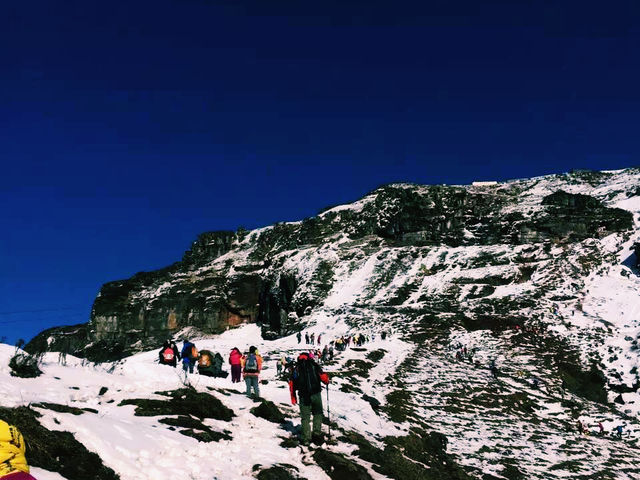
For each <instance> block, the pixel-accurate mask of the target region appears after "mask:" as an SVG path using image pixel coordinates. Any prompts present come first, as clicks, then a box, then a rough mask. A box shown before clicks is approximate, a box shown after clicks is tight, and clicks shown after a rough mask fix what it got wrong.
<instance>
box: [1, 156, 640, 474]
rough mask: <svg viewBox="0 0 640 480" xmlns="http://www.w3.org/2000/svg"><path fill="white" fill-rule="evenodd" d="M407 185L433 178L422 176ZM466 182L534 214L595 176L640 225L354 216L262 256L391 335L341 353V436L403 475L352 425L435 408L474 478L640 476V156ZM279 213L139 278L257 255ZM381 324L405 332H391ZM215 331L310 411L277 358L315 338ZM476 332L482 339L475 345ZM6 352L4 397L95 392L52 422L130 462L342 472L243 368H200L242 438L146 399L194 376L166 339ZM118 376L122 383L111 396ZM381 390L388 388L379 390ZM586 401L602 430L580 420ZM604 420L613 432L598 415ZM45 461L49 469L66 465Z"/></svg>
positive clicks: (350, 325) (327, 332)
mask: <svg viewBox="0 0 640 480" xmlns="http://www.w3.org/2000/svg"><path fill="white" fill-rule="evenodd" d="M391 187H393V188H398V189H404V190H407V191H412V192H418V193H420V192H427V191H429V187H422V186H417V185H395V186H391ZM459 188H462V189H466V190H468V191H469V192H474V194H477V195H483V194H485V193H487V192H493V191H495V192H497V191H500V192H503V193H504V197H505V198H507V199H509V200H508V201H505V203H504V204H503V205H501V206H500V211H499V215H501V216H507V215H512V214H518V215H520V216H521V217H522V218H525V219H527V218H533V217H534V216H535V215H536V214H537V213H538V212H539V211H540V210H541V203H542V200H543V198H545V197H547V196H548V195H550V194H552V193H554V192H557V191H558V190H562V191H564V192H568V193H570V194H582V195H589V196H591V197H594V198H596V199H598V200H600V201H601V202H603V204H604V205H605V206H607V207H612V208H621V209H624V210H627V211H630V212H632V213H633V219H634V223H635V228H634V229H633V230H631V231H626V232H619V233H612V234H607V235H597V234H595V232H593V235H592V236H591V237H590V238H585V239H582V240H577V241H555V240H554V241H545V242H541V241H537V242H534V241H533V240H532V242H531V243H526V242H525V243H523V244H517V245H514V244H507V243H500V242H497V243H492V244H487V245H483V244H474V239H476V238H479V236H480V235H481V233H482V232H479V231H478V230H477V229H474V228H469V229H467V230H466V231H465V233H464V235H465V244H463V245H460V246H455V247H451V246H447V245H425V246H419V245H410V244H409V245H403V244H401V243H399V244H396V243H393V242H386V241H381V240H380V238H378V237H375V236H365V237H362V238H357V239H353V238H351V237H350V236H349V235H347V234H346V232H338V233H332V235H331V236H329V237H327V238H324V239H323V241H322V242H321V243H319V244H313V245H300V246H298V247H297V248H292V249H284V250H282V251H277V252H276V253H275V254H274V255H273V258H272V259H271V262H270V263H269V266H265V267H262V269H261V270H260V275H262V276H263V277H264V278H269V279H273V281H274V283H275V284H276V285H277V284H278V279H279V278H280V276H285V275H286V276H288V277H289V278H295V279H296V282H297V289H296V291H295V294H294V296H293V298H292V304H293V305H296V304H299V305H306V304H309V305H311V306H310V307H308V308H307V309H305V311H304V313H303V314H301V315H298V314H297V313H296V312H295V311H291V312H289V318H288V320H289V321H290V322H291V324H293V325H295V326H296V328H304V329H305V330H306V331H308V332H315V333H316V334H319V333H322V334H323V337H324V342H326V341H327V340H331V339H334V338H337V337H339V336H341V335H346V334H353V333H355V332H365V333H367V334H369V335H371V336H375V340H374V341H373V342H370V343H368V344H365V345H364V348H363V349H362V350H353V349H348V350H347V351H346V352H344V353H342V354H340V355H339V356H338V359H337V361H336V362H335V363H333V364H330V365H327V369H328V370H330V371H333V372H334V373H335V375H334V382H333V383H332V386H331V390H330V400H331V405H330V407H331V419H332V421H335V422H336V428H339V429H341V435H342V436H341V439H340V441H339V442H338V444H337V445H335V446H331V447H328V448H329V449H330V450H331V451H336V452H341V453H343V454H345V455H347V457H348V458H350V459H351V460H353V461H354V462H356V463H358V464H359V465H362V466H364V467H365V468H366V469H367V471H368V472H369V474H370V475H371V477H372V478H376V479H379V478H398V477H401V478H403V480H404V478H405V477H402V476H399V475H398V474H397V472H396V473H393V472H391V471H390V470H385V473H380V472H381V471H382V470H384V468H382V469H381V468H374V465H373V464H372V463H373V462H372V461H371V459H370V458H368V459H367V460H365V459H363V458H362V455H360V456H359V454H358V451H357V449H356V446H355V445H354V444H353V443H349V442H348V441H346V440H345V439H344V437H347V436H348V435H347V434H346V433H345V432H352V433H357V434H359V435H362V436H363V437H364V438H365V439H366V440H367V441H369V442H371V443H372V444H373V445H374V446H376V447H379V448H381V449H382V448H384V447H385V445H386V446H387V447H388V446H389V445H388V443H385V437H390V436H392V437H401V436H403V435H406V434H407V433H408V432H409V431H410V429H411V428H415V427H419V428H421V429H422V430H423V431H437V432H441V433H443V434H444V435H446V436H447V438H448V452H450V453H451V454H453V458H454V459H455V461H456V462H457V463H458V464H460V465H462V466H463V467H464V468H465V469H466V471H467V473H468V474H469V475H470V476H471V477H472V478H483V479H495V478H509V479H512V478H536V479H556V478H557V479H560V478H594V479H595V478H598V479H600V478H602V479H608V478H611V479H616V480H617V479H634V478H640V469H639V468H638V467H637V463H638V460H639V459H640V455H639V454H638V451H637V442H638V438H639V437H640V424H639V423H638V414H639V413H640V394H639V391H638V386H639V385H640V380H639V377H638V373H637V371H638V351H637V342H638V338H639V335H640V295H639V292H640V273H639V272H638V271H637V270H636V267H635V263H636V259H635V256H634V255H633V249H632V247H633V245H634V243H636V242H638V241H640V238H639V235H638V231H639V229H638V227H639V226H640V225H639V222H640V196H639V195H638V194H639V193H640V171H638V170H637V169H629V170H621V171H615V172H604V173H601V174H598V175H596V176H593V175H590V174H582V173H579V172H578V173H576V174H571V175H554V176H548V177H539V178H534V179H527V180H517V181H513V182H506V183H503V184H498V185H496V186H488V187H473V186H467V187H459ZM375 200H376V192H374V193H372V194H371V195H368V196H367V197H365V198H364V199H362V200H360V201H359V202H356V203H354V204H351V205H345V206H339V207H335V208H333V209H330V210H328V211H326V212H323V213H322V214H321V215H320V217H323V216H327V215H331V214H336V215H338V216H337V217H336V218H335V222H338V221H340V218H341V217H340V215H348V214H353V213H356V214H359V213H360V212H363V211H365V210H366V209H367V208H369V207H370V205H371V204H373V202H375ZM396 207H397V205H395V206H394V205H388V206H384V208H383V211H381V212H379V219H378V221H379V222H382V223H383V222H384V221H385V218H386V215H387V213H386V212H385V210H384V209H385V208H388V211H392V210H393V209H394V208H396ZM288 225H292V226H294V227H295V226H296V225H297V224H296V223H291V224H288ZM270 228H271V227H267V228H266V229H261V230H260V231H254V232H250V233H249V234H248V235H247V236H246V237H245V238H244V239H243V240H242V241H240V242H239V243H238V244H237V245H235V247H234V248H233V249H232V250H231V251H229V252H227V253H225V254H224V255H221V256H220V257H217V258H215V259H213V260H211V261H210V262H209V263H207V264H206V265H202V266H199V267H198V269H197V270H195V271H193V270H192V271H189V272H180V271H178V272H175V273H172V274H171V275H172V276H171V277H170V279H169V280H166V281H165V280H163V281H162V282H161V283H158V284H156V285H152V286H151V287H149V288H148V289H146V290H142V291H139V292H136V295H138V296H139V297H140V298H144V301H145V302H149V303H152V302H153V301H154V300H155V299H158V298H160V297H161V296H162V295H163V292H165V291H166V289H168V288H169V287H171V286H172V284H179V285H182V283H181V282H186V281H187V280H188V279H189V278H190V277H193V276H197V275H204V274H210V273H211V272H220V274H221V275H222V274H225V275H229V276H233V275H235V274H236V272H242V271H249V270H250V269H255V264H256V262H257V260H256V258H255V255H254V253H255V251H254V248H256V247H255V241H256V238H258V236H259V234H261V233H264V232H268V231H269V230H270ZM229 265H231V267H229ZM251 271H253V270H251ZM319 272H320V273H321V274H319ZM172 282H173V283H172ZM310 299H311V300H313V301H312V302H311V301H309V300H310ZM382 331H388V332H391V335H390V336H389V337H387V338H386V339H385V340H382V339H381V338H380V333H381V332H382ZM183 333H184V334H185V335H189V336H192V334H191V333H187V332H186V331H185V332H183ZM177 336H178V337H179V336H180V334H178V335H177ZM196 343H197V345H198V347H199V348H201V349H202V348H209V349H211V350H213V351H219V352H221V353H222V354H223V356H224V357H226V354H227V353H228V351H229V350H230V349H231V348H232V347H234V346H238V347H239V348H241V349H246V348H248V346H249V345H256V346H257V347H258V349H259V351H261V352H262V353H263V355H265V357H266V358H267V363H266V365H267V368H266V369H265V371H264V378H265V379H266V380H268V384H266V385H262V386H261V392H262V395H263V396H264V398H266V399H268V400H271V401H273V402H275V403H276V404H277V405H278V406H279V407H280V408H281V409H282V411H283V412H284V413H285V414H286V415H287V417H288V418H289V419H290V420H291V421H292V422H293V424H294V425H297V411H296V409H294V408H292V407H291V406H290V405H289V395H288V392H287V389H286V386H285V384H284V382H282V381H276V380H275V361H276V359H277V358H279V356H280V355H282V354H286V355H291V356H295V355H296V354H297V352H298V351H299V350H300V349H301V348H303V347H304V346H303V345H298V343H297V340H296V339H295V336H294V335H288V336H285V337H284V338H281V339H278V340H273V341H268V340H262V338H261V330H260V329H259V328H258V327H257V326H255V325H245V326H242V327H240V328H236V329H230V330H228V331H226V332H225V333H223V334H221V335H218V336H207V337H201V338H197V339H196ZM462 346H464V347H466V349H467V351H468V352H469V353H471V358H465V359H464V360H460V359H457V358H456V355H455V354H456V351H457V350H458V349H459V348H460V347H462ZM1 354H2V358H0V392H1V393H2V396H3V398H4V399H5V400H4V402H3V406H17V405H24V404H28V403H37V402H43V401H45V402H52V403H58V404H64V405H71V406H76V407H81V408H83V407H89V408H93V409H96V410H97V411H98V412H99V413H98V414H92V413H90V412H88V413H85V414H83V415H80V416H74V415H71V414H62V413H56V412H53V411H51V410H47V409H39V411H41V413H43V415H44V417H43V423H44V424H45V426H47V428H50V429H61V430H67V431H70V432H72V433H74V435H75V436H76V438H77V439H78V440H79V441H80V442H81V443H83V444H84V445H85V446H87V448H89V449H90V450H92V451H94V452H96V453H98V454H99V455H100V457H101V458H102V459H103V461H104V463H105V464H106V465H107V466H109V467H111V468H113V469H114V470H115V471H116V472H117V473H118V474H119V475H120V477H121V478H122V479H123V480H124V479H138V478H140V479H142V478H155V476H159V475H162V474H163V473H162V472H167V471H169V472H171V473H172V474H173V473H175V474H178V473H179V472H181V471H182V470H185V469H186V471H187V472H188V474H189V475H191V478H193V479H209V480H210V479H211V478H218V479H220V480H222V479H239V478H253V477H254V476H255V472H254V466H255V465H257V464H260V465H262V466H263V467H264V466H269V465H275V464H288V465H291V466H293V467H295V469H297V471H298V475H299V476H300V477H301V478H307V479H326V478H329V476H328V474H327V472H325V471H323V470H322V469H321V468H320V467H319V466H318V464H317V463H316V462H314V461H313V459H311V458H310V453H309V452H307V451H301V450H300V449H299V448H288V447H287V446H282V445H280V444H281V443H282V442H283V439H284V438H289V437H291V436H292V435H293V434H292V433H291V431H287V430H284V429H282V428H280V427H279V426H278V425H276V424H273V423H270V422H267V421H266V420H263V419H261V418H257V417H255V416H254V415H253V414H251V413H250V411H249V410H250V408H252V407H253V406H254V403H253V402H252V401H251V400H249V399H247V398H245V397H244V395H243V393H242V391H241V390H242V389H240V388H238V387H237V386H234V385H232V384H231V382H230V380H229V379H210V378H206V377H200V376H197V375H196V376H193V377H190V378H189V382H190V383H191V384H192V385H193V386H194V387H195V388H196V389H197V390H198V391H202V392H208V393H212V394H214V395H215V396H216V397H217V398H219V399H220V400H221V401H222V402H223V403H224V404H225V405H227V406H228V407H229V408H231V409H233V411H234V412H235V414H236V415H237V416H236V417H235V418H234V419H233V420H232V421H231V422H230V423H227V422H222V421H214V420H206V421H205V422H206V423H207V425H209V426H211V428H212V429H213V430H215V431H223V430H228V431H230V432H231V437H232V440H220V441H219V442H214V443H199V442H198V441H197V440H195V439H193V438H190V437H186V436H184V435H182V434H180V433H179V432H178V431H177V430H171V429H170V428H169V427H168V426H167V425H164V424H161V423H158V421H157V418H154V417H138V416H135V415H134V407H132V406H118V405H119V403H120V402H121V401H122V400H126V399H131V398H158V399H159V398H163V397H162V395H158V394H156V393H155V392H161V391H168V390H175V389H178V388H181V387H182V386H183V382H184V378H182V377H181V376H180V375H179V374H178V372H176V371H174V370H173V369H170V368H169V367H163V366H159V365H157V364H156V363H155V359H156V355H157V353H156V351H150V352H145V353H140V354H137V355H134V356H132V357H129V358H127V359H125V360H124V361H122V362H119V363H117V364H103V365H94V364H91V363H88V362H83V361H81V360H78V359H75V360H73V361H71V360H70V361H69V365H68V366H66V367H62V366H60V365H58V364H57V354H55V355H54V354H47V356H46V357H45V363H44V366H43V370H44V372H45V374H44V375H43V376H42V377H39V378H36V379H31V380H26V379H17V378H14V377H10V376H9V371H8V368H7V367H6V365H7V363H8V360H9V358H10V356H11V355H12V354H13V348H11V347H4V348H3V350H2V352H1ZM491 360H494V361H495V362H496V364H497V366H498V370H499V375H498V377H497V378H494V377H493V376H492V374H491V372H490V371H489V369H488V365H489V363H490V361H491ZM594 368H595V370H590V369H594ZM590 372H596V373H594V374H593V375H592V374H591V373H590ZM598 372H602V374H603V375H604V377H600V376H599V375H600V373H598ZM103 386H105V387H108V391H107V393H106V394H105V395H103V396H98V395H97V392H98V391H99V390H100V388H101V387H103ZM75 388H79V389H78V390H76V389H75ZM603 396H604V398H603ZM367 398H368V399H369V400H367ZM371 399H375V400H377V401H379V402H380V404H381V408H380V409H379V410H377V411H375V410H374V409H373V408H372V404H371V403H370V402H371ZM110 401H112V402H111V403H108V402H110ZM36 408H37V407H36ZM578 420H580V421H581V422H583V424H585V425H586V426H587V427H588V430H589V431H590V432H591V435H581V434H579V433H578V432H577V431H576V425H577V422H578ZM598 423H602V425H603V428H604V429H605V432H606V435H603V436H599V435H595V433H597V431H598ZM618 425H622V426H623V431H624V435H623V437H622V438H620V439H619V438H617V437H616V436H612V435H610V433H611V432H612V430H613V429H614V428H615V427H617V426H618ZM141 437H142V438H144V442H140V441H139V439H140V438H141ZM256 438H257V439H259V447H255V446H254V444H255V441H256V440H255V439H256ZM38 473H39V475H40V476H39V477H38V478H40V477H42V478H45V479H46V478H59V477H56V476H48V475H49V474H47V473H45V472H38ZM394 475H395V476H394Z"/></svg>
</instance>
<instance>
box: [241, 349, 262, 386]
mask: <svg viewBox="0 0 640 480" xmlns="http://www.w3.org/2000/svg"><path fill="white" fill-rule="evenodd" d="M260 370H262V357H261V356H260V354H259V353H258V350H257V349H256V347H253V346H252V347H250V348H249V353H248V354H247V355H244V356H243V357H242V376H243V378H244V383H246V385H247V397H250V396H251V389H253V392H254V394H255V396H256V398H257V397H259V396H260V382H259V381H258V377H259V376H260Z"/></svg>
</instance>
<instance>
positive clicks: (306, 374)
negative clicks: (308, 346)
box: [289, 353, 329, 445]
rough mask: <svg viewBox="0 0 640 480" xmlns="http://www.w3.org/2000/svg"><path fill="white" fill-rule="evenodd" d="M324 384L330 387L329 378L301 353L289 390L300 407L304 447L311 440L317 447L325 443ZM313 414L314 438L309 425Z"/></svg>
mask: <svg viewBox="0 0 640 480" xmlns="http://www.w3.org/2000/svg"><path fill="white" fill-rule="evenodd" d="M322 383H324V384H325V385H328V384H329V376H328V375H327V374H326V373H324V372H323V371H322V369H321V368H320V366H319V365H318V364H317V363H316V362H315V361H314V360H313V359H312V358H311V357H310V356H309V355H308V354H306V353H301V354H300V356H299V357H298V360H297V362H296V365H295V367H294V369H293V372H292V375H291V379H290V380H289V390H290V392H291V403H292V404H293V405H295V404H296V403H297V404H299V405H300V422H301V424H302V443H303V445H309V441H310V440H313V443H315V444H316V445H322V442H323V437H322V420H323V414H322ZM296 393H297V396H296ZM312 414H313V436H312V434H311V428H310V425H309V422H310V421H311V415H312Z"/></svg>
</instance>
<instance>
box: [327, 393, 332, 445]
mask: <svg viewBox="0 0 640 480" xmlns="http://www.w3.org/2000/svg"><path fill="white" fill-rule="evenodd" d="M327 424H328V425H329V438H327V440H331V415H330V410H329V384H328V383H327Z"/></svg>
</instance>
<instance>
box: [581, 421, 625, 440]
mask: <svg viewBox="0 0 640 480" xmlns="http://www.w3.org/2000/svg"><path fill="white" fill-rule="evenodd" d="M597 427H598V431H597V432H592V431H591V429H590V428H589V426H588V425H587V424H585V423H584V422H583V421H582V420H580V419H578V424H577V427H576V429H577V430H578V433H579V434H581V435H591V434H593V435H596V434H597V435H599V436H601V437H603V436H604V435H606V431H605V429H604V425H602V422H598V425H597ZM622 430H623V427H622V425H618V426H616V427H614V428H613V429H612V430H611V432H610V435H611V436H612V437H613V436H617V437H618V438H622Z"/></svg>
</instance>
